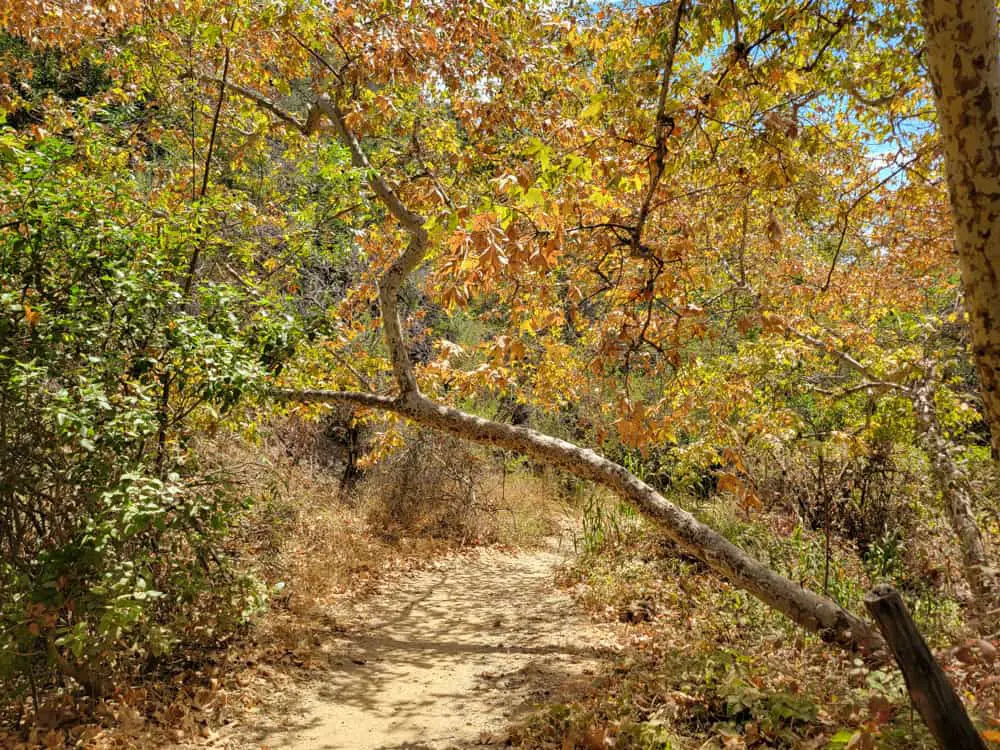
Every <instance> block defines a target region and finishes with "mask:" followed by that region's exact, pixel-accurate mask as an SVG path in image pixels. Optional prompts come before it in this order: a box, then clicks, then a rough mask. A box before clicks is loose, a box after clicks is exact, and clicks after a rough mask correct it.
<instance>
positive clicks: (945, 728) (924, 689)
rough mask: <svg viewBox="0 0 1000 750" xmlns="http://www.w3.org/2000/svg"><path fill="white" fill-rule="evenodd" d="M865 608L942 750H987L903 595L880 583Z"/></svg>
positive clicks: (866, 602) (871, 593)
mask: <svg viewBox="0 0 1000 750" xmlns="http://www.w3.org/2000/svg"><path fill="white" fill-rule="evenodd" d="M865 607H867V608H868V611H869V612H871V615H872V617H874V618H875V622H876V623H877V624H878V629H879V630H881V631H882V635H883V636H884V637H885V640H886V643H888V644H889V648H890V649H891V650H892V655H893V656H894V657H895V658H896V663H897V664H898V665H899V669H900V671H901V672H902V673H903V679H904V680H906V689H907V691H908V692H909V693H910V700H912V701H913V705H914V706H916V707H917V711H919V712H920V716H921V718H922V719H923V720H924V723H925V724H926V725H927V728H928V729H930V731H931V734H932V735H933V736H934V739H935V740H937V743H938V745H939V746H940V747H941V748H942V750H986V743H985V742H984V741H983V738H982V737H980V736H979V732H977V731H976V728H975V727H974V726H973V725H972V721H971V720H970V719H969V715H968V714H967V713H966V712H965V706H963V705H962V701H961V700H960V699H959V697H958V695H957V694H956V693H955V689H954V688H953V687H952V686H951V683H950V682H948V677H947V676H946V675H945V673H944V670H943V669H941V665H940V664H938V663H937V660H936V659H935V658H934V655H933V654H932V653H931V650H930V649H929V648H928V647H927V642H926V641H924V638H923V636H922V635H920V631H918V630H917V626H916V623H914V622H913V618H912V617H911V616H910V613H909V611H907V609H906V605H905V604H903V599H902V597H900V595H899V593H898V592H897V591H896V590H895V589H894V588H892V586H889V585H888V584H884V583H880V584H879V585H877V586H876V587H875V588H873V589H872V590H871V591H870V592H869V593H868V594H867V596H865Z"/></svg>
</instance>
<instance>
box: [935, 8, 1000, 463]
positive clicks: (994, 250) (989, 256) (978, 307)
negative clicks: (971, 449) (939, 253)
mask: <svg viewBox="0 0 1000 750" xmlns="http://www.w3.org/2000/svg"><path fill="white" fill-rule="evenodd" d="M920 5H921V10H922V12H923V20H924V28H925V31H926V34H927V64H928V67H929V69H930V76H931V82H932V83H933V85H934V98H935V101H936V103H937V113H938V128H939V129H940V132H941V142H942V146H943V149H944V157H945V166H946V169H947V172H948V187H949V191H950V193H951V206H952V212H953V214H954V217H955V237H956V244H957V247H958V256H959V261H960V264H961V268H962V282H963V285H964V287H965V299H966V306H967V308H968V310H969V319H970V320H969V322H970V326H971V329H972V347H973V353H974V355H975V360H976V368H977V370H978V371H979V379H980V382H981V385H982V391H983V401H984V403H985V407H986V419H987V421H988V422H989V425H990V429H991V432H992V435H993V455H994V457H1000V37H998V35H997V7H996V0H961V2H956V0H921V3H920Z"/></svg>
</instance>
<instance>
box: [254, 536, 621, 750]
mask: <svg viewBox="0 0 1000 750" xmlns="http://www.w3.org/2000/svg"><path fill="white" fill-rule="evenodd" d="M561 546H562V548H563V549H562V551H560V549H559V548H558V546H557V542H556V541H553V543H552V544H551V545H550V548H548V549H546V550H543V551H537V552H526V553H519V554H505V553H502V552H498V551H495V550H483V551H480V552H478V553H473V554H470V555H459V556H455V557H450V558H446V559H444V560H442V561H439V562H438V563H436V564H435V565H434V566H433V567H432V568H430V569H428V570H424V571H422V572H420V573H417V574H415V575H412V576H410V577H407V578H405V579H402V580H400V581H397V582H395V583H393V584H391V585H390V586H389V587H388V588H386V589H385V590H384V591H382V592H381V593H379V594H377V595H376V596H374V597H373V598H371V599H368V600H367V601H365V602H362V603H359V604H356V605H354V607H353V609H352V610H350V611H348V612H345V613H338V614H337V616H338V619H339V620H341V621H342V622H344V623H345V624H347V632H346V633H345V634H343V635H342V637H341V638H339V639H337V640H336V641H335V642H334V643H332V644H331V649H332V654H333V656H332V658H331V668H330V670H329V672H328V673H327V674H326V675H325V676H324V677H323V678H322V679H321V680H320V681H317V682H314V683H312V684H310V685H307V686H303V687H301V688H298V689H297V690H296V692H295V694H293V695H283V696H281V698H280V704H278V705H274V706H272V707H270V708H269V710H268V712H267V713H268V715H267V717H266V719H265V720H263V721H259V722H257V725H256V727H255V728H254V729H253V730H252V734H251V735H250V736H248V737H246V738H245V741H246V744H245V747H247V748H251V747H252V748H261V747H264V748H268V750H341V749H342V750H403V749H404V748H405V749H407V750H439V749H445V748H462V747H468V746H470V745H476V746H479V747H482V745H484V744H491V743H492V742H495V741H497V740H499V739H501V738H502V737H503V734H502V733H503V728H504V727H505V726H506V725H507V723H508V722H509V720H510V719H511V718H512V717H513V716H515V715H516V714H517V712H518V709H519V708H521V707H524V706H525V705H527V704H530V703H531V702H532V701H533V700H537V699H539V698H541V697H544V695H545V694H547V693H548V692H549V691H551V690H555V689H557V688H558V687H560V686H561V685H564V684H565V683H567V682H571V681H573V680H580V679H589V678H588V677H587V675H588V674H590V673H591V672H592V671H593V670H594V669H595V668H596V666H597V664H598V661H599V659H600V658H601V654H602V653H605V652H606V651H607V650H608V649H610V648H612V647H613V643H614V634H613V633H612V632H611V630H609V629H602V628H600V627H598V626H595V625H594V624H592V623H591V622H590V621H589V620H588V619H587V617H586V616H585V615H584V614H582V613H581V612H580V611H579V609H578V608H577V607H576V606H575V605H574V603H573V602H572V600H571V599H570V597H569V596H568V595H567V594H566V593H565V592H563V591H561V590H560V589H558V588H557V587H556V586H555V582H554V577H555V571H556V569H557V567H558V566H559V565H560V564H561V563H562V562H563V561H564V560H565V557H566V554H567V550H566V548H567V547H571V545H570V544H569V542H568V541H567V540H563V542H562V545H561ZM276 700H277V699H276Z"/></svg>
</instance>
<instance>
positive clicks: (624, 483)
mask: <svg viewBox="0 0 1000 750" xmlns="http://www.w3.org/2000/svg"><path fill="white" fill-rule="evenodd" d="M274 395H275V396H277V397H279V398H287V399H292V400H295V401H305V402H327V403H337V402H351V403H357V404H361V405H365V406H369V407H373V408H377V409H382V410H385V411H391V412H395V413H396V414H400V415H402V416H404V417H407V418H409V419H412V420H413V421H415V422H418V423H419V424H421V425H425V426H428V427H433V428H435V429H439V430H442V431H445V432H449V433H452V434H454V435H457V436H458V437H462V438H465V439H466V440H471V441H473V442H477V443H481V444H484V445H492V446H496V447H499V448H503V449H506V450H514V451H518V452H520V453H523V454H525V455H528V456H531V457H532V458H535V459H537V460H539V461H544V462H545V463H546V464H547V465H549V466H556V467H558V468H561V469H564V470H566V471H568V472H570V473H572V474H575V475H576V476H578V477H581V478H583V479H589V480H592V481H594V482H597V483H598V484H601V485H603V486H605V487H607V488H609V489H611V490H613V491H614V492H616V493H617V494H618V495H620V496H621V497H623V498H625V499H626V500H628V501H630V502H631V503H632V504H633V505H635V506H636V507H637V508H638V509H639V510H641V511H642V512H643V513H644V514H645V515H646V516H648V517H650V518H652V519H653V520H655V521H657V522H658V523H659V524H660V525H661V526H662V527H663V529H664V530H665V531H666V533H667V535H668V536H669V537H670V538H671V539H673V540H674V541H675V542H677V544H678V545H679V546H681V547H682V548H683V549H684V550H685V551H687V552H689V553H690V554H691V555H693V556H695V557H697V558H698V559H699V560H701V561H703V562H704V563H705V564H706V565H708V566H709V568H711V569H712V570H713V571H715V572H716V573H718V574H720V575H722V576H724V577H726V578H728V579H729V580H730V581H732V582H733V583H735V584H736V585H737V586H739V587H740V588H742V589H744V590H745V591H748V592H749V593H751V594H753V595H754V596H756V597H757V598H758V599H760V600H761V601H763V602H764V603H765V604H767V605H769V606H771V607H773V608H774V609H777V610H778V611H779V612H781V613H782V614H784V615H785V616H786V617H788V618H789V619H791V620H793V621H794V622H795V623H797V624H798V625H801V626H802V627H803V628H805V629H806V630H808V631H810V632H813V633H816V634H818V635H819V636H820V637H821V638H822V639H823V640H824V641H826V642H828V643H833V644H835V645H837V646H840V647H842V648H846V649H848V650H852V651H854V650H858V651H862V652H864V653H866V654H867V655H868V656H869V658H870V661H872V662H873V663H876V662H883V661H884V660H885V659H886V658H887V655H888V654H887V652H886V650H885V644H884V642H883V641H882V639H881V637H880V636H879V635H878V633H876V632H875V630H874V628H872V627H871V626H870V625H869V624H868V623H867V622H866V621H864V620H862V619H860V618H858V617H856V616H855V615H853V614H851V613H850V612H848V611H846V610H845V609H843V608H842V607H840V606H838V605H837V604H836V603H835V602H833V601H831V600H830V599H828V598H826V597H822V596H819V595H818V594H814V593H812V592H811V591H808V590H806V589H804V588H802V587H801V586H800V585H799V584H797V583H795V582H794V581H791V580H789V579H787V578H784V577H783V576H781V575H778V574H777V573H775V572H774V571H773V570H771V568H769V567H767V566H766V565H764V564H763V563H761V562H760V561H759V560H756V559H754V558H753V557H751V556H750V555H748V554H747V553H746V552H744V551H743V550H741V549H740V548H739V547H737V546H736V545H735V544H733V543H732V542H730V541H729V540H728V539H726V538H725V537H723V536H722V535H721V534H719V533H718V532H716V531H715V530H713V529H711V528H710V527H708V526H706V525H705V524H703V523H701V522H700V521H698V519H696V518H695V517H694V516H693V515H691V514H690V513H688V512H687V511H685V510H683V509H682V508H679V507H677V506H676V505H674V504H673V503H671V502H670V501H669V500H667V499H666V498H665V497H663V496H662V495H660V493H658V492H657V491H656V490H654V489H653V488H652V487H650V486H649V485H648V484H646V483H645V482H643V481H641V480H640V479H638V478H637V477H636V476H634V475H633V474H632V473H630V472H629V471H628V470H627V469H625V468H624V467H623V466H621V465H619V464H616V463H614V462H613V461H609V460H608V459H606V458H604V457H603V456H600V455H598V454H597V453H595V452H594V451H592V450H590V449H588V448H581V447H579V446H577V445H574V444H573V443H570V442H567V441H565V440H560V439H559V438H554V437H551V436H549V435H545V434H543V433H540V432H536V431H535V430H531V429H528V428H526V427H516V426H513V425H508V424H503V423H501V422H493V421H491V420H488V419H484V418H482V417H478V416H475V415H473V414H467V413H465V412H461V411H458V410H457V409H452V408H449V407H447V406H442V405H440V404H437V403H435V402H433V401H431V400H430V399H428V398H426V397H425V396H423V395H421V394H420V393H414V392H411V393H410V394H409V395H408V396H406V397H401V398H399V399H394V398H389V397H386V396H376V395H374V394H369V393H355V392H349V391H298V390H296V391H280V390H278V391H275V392H274Z"/></svg>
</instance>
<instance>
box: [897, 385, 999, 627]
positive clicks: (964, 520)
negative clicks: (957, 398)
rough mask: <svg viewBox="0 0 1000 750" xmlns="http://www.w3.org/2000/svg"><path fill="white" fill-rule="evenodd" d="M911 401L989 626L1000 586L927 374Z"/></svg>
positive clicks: (967, 575) (978, 607) (967, 572)
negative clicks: (940, 417)
mask: <svg viewBox="0 0 1000 750" xmlns="http://www.w3.org/2000/svg"><path fill="white" fill-rule="evenodd" d="M911 401H912V402H913V409H914V412H915V414H916V422H917V439H918V441H919V443H920V447H921V448H922V449H923V451H924V453H926V454H927V459H928V461H929V462H930V471H931V477H932V478H933V480H934V484H935V486H936V487H937V489H938V491H939V492H940V493H941V501H942V502H943V503H944V508H945V512H946V513H947V515H948V521H949V522H950V523H951V528H952V530H953V531H954V532H955V536H956V537H957V539H958V546H959V549H960V550H961V553H962V569H963V573H964V575H965V580H966V581H968V583H969V588H970V589H972V595H973V597H974V607H973V609H974V610H975V611H977V612H978V613H979V614H980V616H981V617H982V619H983V620H984V623H983V624H984V625H986V626H988V627H989V626H992V624H993V623H995V622H996V621H997V618H998V616H1000V585H998V581H997V575H996V571H995V570H994V569H993V567H992V566H991V565H990V561H989V557H988V556H987V554H986V545H985V544H984V543H983V536H982V534H981V533H980V531H979V524H978V523H977V522H976V516H975V513H974V512H973V504H972V491H971V488H970V485H969V481H968V477H967V476H966V473H965V470H964V468H963V467H962V466H961V465H959V464H958V463H957V462H956V460H955V457H954V455H953V453H954V446H953V445H951V443H950V441H949V440H947V439H946V438H945V436H944V435H943V434H942V432H941V425H940V422H939V421H938V418H937V409H936V408H935V406H934V386H933V382H932V378H931V377H930V376H929V377H927V378H925V379H924V381H923V382H922V383H921V384H920V385H918V386H917V387H915V388H914V389H913V391H912V392H911Z"/></svg>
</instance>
